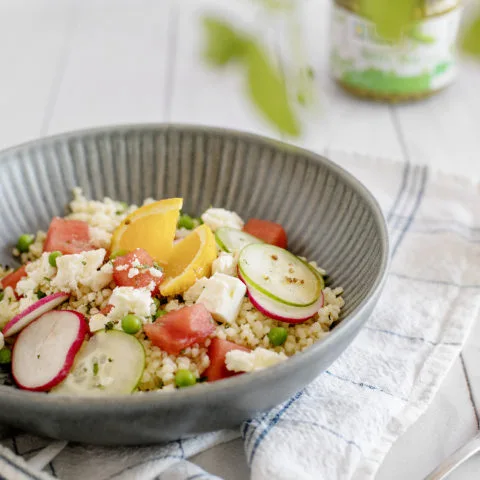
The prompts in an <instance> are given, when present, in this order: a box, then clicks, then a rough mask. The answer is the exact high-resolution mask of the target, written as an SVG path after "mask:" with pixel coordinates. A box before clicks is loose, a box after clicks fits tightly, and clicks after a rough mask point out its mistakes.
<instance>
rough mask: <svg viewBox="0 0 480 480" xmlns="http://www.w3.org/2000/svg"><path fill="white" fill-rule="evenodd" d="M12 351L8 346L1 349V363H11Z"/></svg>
mask: <svg viewBox="0 0 480 480" xmlns="http://www.w3.org/2000/svg"><path fill="white" fill-rule="evenodd" d="M11 361H12V352H11V351H10V350H9V349H8V348H2V349H1V350H0V365H5V364H7V363H11Z"/></svg>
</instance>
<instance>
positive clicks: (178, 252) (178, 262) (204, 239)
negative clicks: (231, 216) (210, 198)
mask: <svg viewBox="0 0 480 480" xmlns="http://www.w3.org/2000/svg"><path fill="white" fill-rule="evenodd" d="M216 258H217V247H216V245H215V237H214V235H213V233H212V231H211V230H210V228H209V227H207V226H206V225H200V226H199V227H197V228H196V229H195V230H193V231H192V233H190V234H189V235H187V236H186V237H185V238H183V239H182V240H180V241H179V242H178V243H176V244H175V245H174V246H173V250H172V253H171V255H170V258H169V260H168V264H167V266H166V267H165V280H164V281H163V282H162V284H161V285H160V293H161V294H162V295H164V296H165V297H170V296H171V295H178V294H179V293H183V292H184V291H185V290H187V289H189V288H190V287H191V286H192V285H193V284H194V283H195V282H196V281H197V280H198V279H199V278H201V277H208V276H210V273H211V270H212V263H213V261H214V260H215V259H216Z"/></svg>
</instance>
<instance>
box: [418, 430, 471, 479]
mask: <svg viewBox="0 0 480 480" xmlns="http://www.w3.org/2000/svg"><path fill="white" fill-rule="evenodd" d="M479 451H480V433H477V435H476V436H475V437H473V438H472V439H471V440H470V441H468V442H467V443H466V444H465V445H463V447H460V448H459V449H458V450H457V451H456V452H454V453H452V454H451V455H450V456H449V457H448V458H446V459H445V460H444V461H443V462H442V463H441V464H440V465H439V466H438V467H437V468H436V469H435V470H433V472H431V473H430V474H429V475H427V476H426V477H425V479H424V480H442V479H444V478H446V477H447V475H448V474H450V473H451V472H452V471H453V470H455V469H456V468H457V467H458V466H459V465H460V464H461V463H463V462H465V461H466V460H468V459H469V458H470V457H471V456H472V455H475V453H477V452H479Z"/></svg>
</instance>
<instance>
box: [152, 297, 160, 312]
mask: <svg viewBox="0 0 480 480" xmlns="http://www.w3.org/2000/svg"><path fill="white" fill-rule="evenodd" d="M153 303H154V304H155V311H156V312H158V309H159V308H160V300H159V299H158V298H157V297H154V299H153Z"/></svg>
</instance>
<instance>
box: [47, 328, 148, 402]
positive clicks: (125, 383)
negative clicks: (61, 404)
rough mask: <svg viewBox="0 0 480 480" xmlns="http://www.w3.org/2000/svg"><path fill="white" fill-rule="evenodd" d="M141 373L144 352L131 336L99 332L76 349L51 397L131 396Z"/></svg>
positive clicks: (122, 333) (120, 333) (143, 365)
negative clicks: (58, 395)
mask: <svg viewBox="0 0 480 480" xmlns="http://www.w3.org/2000/svg"><path fill="white" fill-rule="evenodd" d="M144 369H145V350H144V348H143V345H142V344H141V343H140V342H139V341H138V340H137V338H135V337H134V336H133V335H129V334H128V333H125V332H121V331H119V330H109V331H107V332H105V331H99V332H97V333H95V335H93V336H92V337H91V338H90V340H89V341H88V342H86V343H85V344H84V345H83V346H82V348H81V349H80V351H79V353H78V354H77V357H76V358H75V363H74V364H73V367H72V370H71V372H70V373H69V375H68V376H67V378H66V379H65V380H64V381H63V382H62V383H61V384H60V385H58V386H57V387H55V388H54V389H53V390H51V393H56V394H61V395H71V396H103V395H117V394H125V393H131V392H132V391H133V390H135V388H136V387H137V385H138V383H139V382H140V379H141V378H142V375H143V370H144Z"/></svg>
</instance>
